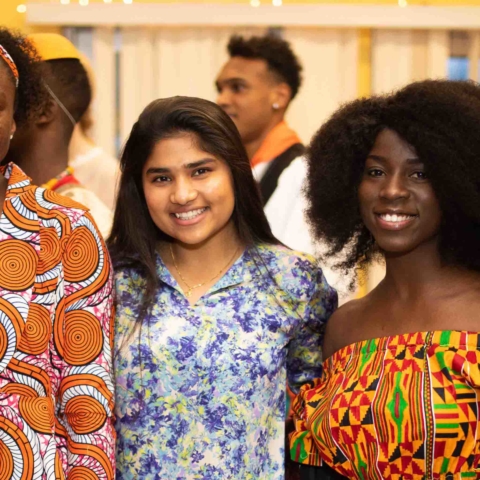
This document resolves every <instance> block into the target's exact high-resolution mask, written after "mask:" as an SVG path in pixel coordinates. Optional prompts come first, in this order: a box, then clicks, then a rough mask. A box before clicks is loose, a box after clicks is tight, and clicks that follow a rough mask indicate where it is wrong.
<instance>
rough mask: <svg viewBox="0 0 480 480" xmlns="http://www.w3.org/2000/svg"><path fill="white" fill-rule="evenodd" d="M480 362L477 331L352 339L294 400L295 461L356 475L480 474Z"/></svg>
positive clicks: (423, 479)
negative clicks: (362, 339)
mask: <svg viewBox="0 0 480 480" xmlns="http://www.w3.org/2000/svg"><path fill="white" fill-rule="evenodd" d="M479 366H480V335H479V334H478V333H473V332H472V333H468V332H460V331H434V332H423V333H410V334H405V335H397V336H390V337H384V338H378V339H374V340H367V341H362V342H358V343H354V344H352V345H349V346H346V347H344V348H342V349H340V350H338V351H337V352H335V353H334V354H333V355H332V356H331V357H329V358H328V359H327V360H326V361H325V362H324V371H323V374H322V377H321V378H320V379H318V380H316V381H315V382H313V384H311V385H305V386H304V387H302V389H301V391H300V394H299V395H298V397H297V399H296V400H295V402H294V406H293V409H294V414H295V416H296V427H297V428H296V431H295V432H294V433H293V434H292V436H291V438H290V447H291V456H292V459H293V460H295V461H297V462H300V463H304V464H308V465H320V464H321V462H322V461H323V462H325V463H326V464H327V465H329V466H331V467H332V468H333V469H334V470H335V471H337V472H338V473H340V474H342V475H344V476H346V477H347V478H350V479H362V480H381V479H392V480H430V479H438V480H459V479H464V478H465V479H476V478H480V413H479V400H480V371H479Z"/></svg>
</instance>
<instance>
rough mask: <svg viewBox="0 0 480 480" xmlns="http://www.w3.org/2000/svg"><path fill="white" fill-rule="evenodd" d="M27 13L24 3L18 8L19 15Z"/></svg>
mask: <svg viewBox="0 0 480 480" xmlns="http://www.w3.org/2000/svg"><path fill="white" fill-rule="evenodd" d="M26 11H27V6H26V5H24V4H23V3H21V4H20V5H19V6H18V7H17V12H18V13H25V12H26Z"/></svg>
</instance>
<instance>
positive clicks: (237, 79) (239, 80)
mask: <svg viewBox="0 0 480 480" xmlns="http://www.w3.org/2000/svg"><path fill="white" fill-rule="evenodd" d="M229 83H245V84H246V83H247V82H246V80H245V79H244V78H240V77H233V78H226V79H225V80H222V81H218V80H217V81H216V82H215V85H216V86H217V88H219V87H221V86H222V85H228V84H229Z"/></svg>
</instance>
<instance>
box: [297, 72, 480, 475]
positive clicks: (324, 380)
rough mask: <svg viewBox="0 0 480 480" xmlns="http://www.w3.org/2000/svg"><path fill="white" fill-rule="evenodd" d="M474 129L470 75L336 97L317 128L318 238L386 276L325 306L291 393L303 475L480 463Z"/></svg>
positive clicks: (312, 206) (476, 98)
mask: <svg viewBox="0 0 480 480" xmlns="http://www.w3.org/2000/svg"><path fill="white" fill-rule="evenodd" d="M479 130H480V87H479V86H478V85H476V84H474V83H471V82H452V81H447V80H428V81H422V82H416V83H413V84H411V85H408V86H406V87H405V88H403V89H401V90H399V91H398V92H396V93H393V94H391V95H387V96H383V97H374V98H371V99H362V100H357V101H354V102H352V103H349V104H347V105H345V106H343V107H342V108H341V109H340V110H338V111H337V112H336V113H335V114H334V115H333V116H332V117H331V118H330V120H329V121H327V123H325V125H323V126H322V127H321V128H320V130H319V131H318V133H317V134H316V135H315V137H314V138H313V140H312V143H311V145H310V147H309V150H308V154H307V162H308V167H309V176H308V181H307V187H306V194H307V198H308V201H309V208H308V212H307V213H308V216H309V219H310V222H311V225H312V230H313V232H314V234H315V236H316V238H317V240H321V241H322V242H324V243H326V244H327V246H329V247H330V250H329V253H328V254H327V257H329V256H330V257H335V258H339V259H340V260H339V262H338V266H339V268H341V269H343V270H344V271H345V272H347V271H351V270H352V269H355V268H357V267H362V268H365V267H367V266H368V265H369V264H370V263H371V261H372V260H373V259H374V257H383V258H384V259H385V263H386V275H385V278H384V279H383V280H382V281H381V282H380V284H379V285H378V286H377V287H376V288H375V289H373V290H372V291H371V292H370V293H369V294H368V295H366V296H365V297H363V298H359V299H357V300H353V301H351V302H348V303H347V304H345V305H343V306H342V307H341V308H339V309H338V310H337V311H336V312H335V313H334V315H333V316H332V317H331V319H330V321H329V323H328V324H327V328H326V333H325V338H324V344H323V358H324V365H323V367H324V368H323V375H322V377H321V378H320V379H317V380H315V381H314V382H312V383H311V384H309V385H306V386H304V387H303V388H302V390H301V392H300V394H299V395H298V397H297V399H296V401H295V402H294V405H293V410H294V414H295V416H296V427H297V430H296V432H294V433H293V434H292V436H291V438H290V447H291V455H292V458H293V459H294V460H295V461H297V462H300V463H302V464H303V465H302V467H301V478H302V480H307V479H308V480H320V479H326V478H334V477H333V476H330V477H328V475H334V474H328V473H325V470H323V468H319V466H321V465H323V466H325V465H326V466H328V467H330V468H331V469H333V471H334V472H335V474H336V475H342V476H344V477H347V478H349V479H360V478H362V479H366V480H373V479H378V478H382V479H387V480H388V479H390V480H396V479H398V478H412V479H415V480H416V479H417V478H418V479H420V478H460V477H461V478H464V477H467V476H471V474H472V473H473V474H475V472H477V473H478V472H480V464H479V457H478V453H477V452H478V440H477V439H478V436H479V434H480V412H479V410H478V404H477V400H476V399H477V398H478V396H479V395H480V314H479V313H478V312H480V248H479V245H480V135H479ZM463 402H464V403H465V404H464V405H463V406H464V407H467V406H468V409H469V410H465V409H462V408H460V407H459V406H458V404H459V403H462V404H463ZM335 478H336V477H335Z"/></svg>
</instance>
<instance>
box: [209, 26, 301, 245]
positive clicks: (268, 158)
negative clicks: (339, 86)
mask: <svg viewBox="0 0 480 480" xmlns="http://www.w3.org/2000/svg"><path fill="white" fill-rule="evenodd" d="M227 48H228V53H229V55H230V60H229V61H228V62H227V63H226V64H225V65H224V66H223V68H222V70H221V72H220V74H219V75H218V77H217V80H216V87H217V91H218V98H217V103H218V105H220V107H222V108H223V110H225V112H226V113H227V114H228V115H229V116H230V117H231V119H232V120H233V121H234V123H235V125H236V126H237V128H238V131H239V132H240V136H241V138H242V142H243V145H244V146H245V149H246V151H247V154H248V157H249V159H250V163H251V165H252V168H253V173H254V176H255V178H256V179H257V181H258V182H259V184H260V190H261V193H262V199H263V203H264V205H265V204H267V203H268V201H269V199H270V197H271V196H272V194H273V192H274V191H275V188H276V187H277V182H278V178H279V176H280V174H281V173H282V171H283V170H284V169H285V168H286V167H288V165H289V164H290V163H291V162H292V160H293V159H294V158H296V157H298V156H300V155H302V154H303V152H304V146H303V145H302V142H301V140H300V138H299V137H298V135H297V134H296V133H295V132H294V131H293V130H292V129H291V128H290V127H289V126H288V125H287V123H286V122H285V119H284V117H285V112H286V111H287V108H288V106H289V104H290V102H291V101H292V100H293V98H295V95H296V94H297V92H298V89H299V88H300V84H301V80H302V79H301V71H302V66H301V65H300V62H299V60H298V58H297V57H296V56H295V54H294V53H293V51H292V49H291V47H290V45H289V44H288V42H286V41H285V40H283V39H281V38H279V37H277V36H274V35H266V36H263V37H251V38H249V39H246V38H243V37H240V36H233V37H232V38H231V39H230V41H229V43H228V47H227ZM268 220H269V221H270V223H272V222H271V219H270V218H269V219H268ZM273 233H274V234H275V235H276V233H275V231H273ZM279 239H280V240H281V241H283V239H282V238H281V237H279ZM289 246H290V247H292V248H296V246H295V245H289Z"/></svg>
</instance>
